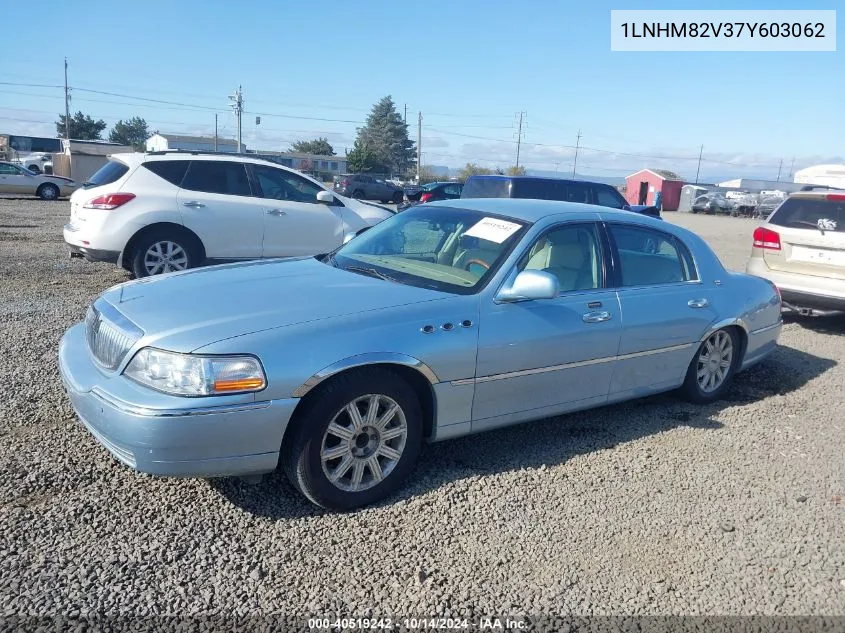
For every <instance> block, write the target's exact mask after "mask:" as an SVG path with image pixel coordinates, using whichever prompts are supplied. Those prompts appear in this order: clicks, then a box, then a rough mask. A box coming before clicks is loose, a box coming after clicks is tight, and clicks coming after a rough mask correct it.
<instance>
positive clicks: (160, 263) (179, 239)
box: [131, 231, 199, 279]
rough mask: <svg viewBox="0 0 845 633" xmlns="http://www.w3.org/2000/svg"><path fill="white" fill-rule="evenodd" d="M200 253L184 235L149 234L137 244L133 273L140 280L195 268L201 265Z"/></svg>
mask: <svg viewBox="0 0 845 633" xmlns="http://www.w3.org/2000/svg"><path fill="white" fill-rule="evenodd" d="M198 252H199V249H197V248H196V246H195V245H194V244H193V241H192V240H190V239H187V238H185V237H184V236H182V235H171V234H168V233H167V232H165V231H161V232H158V231H156V232H154V233H149V234H148V235H145V236H143V237H142V238H141V239H140V240H138V242H137V244H135V249H134V250H133V252H132V262H131V268H132V273H133V274H134V275H135V277H137V278H138V279H140V278H141V277H149V276H152V275H160V274H162V273H170V272H177V271H180V270H187V269H188V268H194V267H195V266H197V265H198V264H199V254H198Z"/></svg>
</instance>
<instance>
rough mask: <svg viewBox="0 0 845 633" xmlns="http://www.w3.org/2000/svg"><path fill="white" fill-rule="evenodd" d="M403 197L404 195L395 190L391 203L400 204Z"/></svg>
mask: <svg viewBox="0 0 845 633" xmlns="http://www.w3.org/2000/svg"><path fill="white" fill-rule="evenodd" d="M404 199H405V195H404V194H403V193H402V192H401V191H397V192H396V193H394V194H393V204H402V201H403V200H404Z"/></svg>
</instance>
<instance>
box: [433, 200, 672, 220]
mask: <svg viewBox="0 0 845 633" xmlns="http://www.w3.org/2000/svg"><path fill="white" fill-rule="evenodd" d="M428 205H434V206H439V207H451V208H453V209H468V210H470V211H480V212H481V213H490V214H495V215H505V216H508V217H511V218H514V219H516V220H522V221H523V222H538V221H540V220H542V219H543V218H546V217H548V216H551V215H560V214H561V213H584V212H589V213H600V214H601V215H602V216H603V217H607V218H608V219H611V218H623V219H626V220H630V219H632V218H636V219H641V218H646V219H650V220H653V218H647V217H646V216H643V215H640V214H637V213H632V212H631V211H623V210H620V209H611V208H610V207H601V206H598V205H594V204H583V203H580V202H564V201H561V200H536V199H533V198H459V199H457V200H442V201H438V202H429V203H427V206H428ZM654 222H659V223H660V225H662V224H663V223H662V222H661V221H660V220H654ZM655 226H658V225H657V224H655Z"/></svg>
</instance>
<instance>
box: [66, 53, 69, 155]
mask: <svg viewBox="0 0 845 633" xmlns="http://www.w3.org/2000/svg"><path fill="white" fill-rule="evenodd" d="M65 139H66V140H67V151H68V152H70V92H69V91H68V87H67V57H65Z"/></svg>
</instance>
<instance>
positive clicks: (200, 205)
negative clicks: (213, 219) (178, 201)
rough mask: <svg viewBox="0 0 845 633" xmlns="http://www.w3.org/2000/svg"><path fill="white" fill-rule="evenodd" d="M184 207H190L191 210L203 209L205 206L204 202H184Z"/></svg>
mask: <svg viewBox="0 0 845 633" xmlns="http://www.w3.org/2000/svg"><path fill="white" fill-rule="evenodd" d="M182 206H183V207H188V208H189V209H202V208H203V207H204V206H205V205H204V204H203V203H202V202H197V201H196V200H191V201H189V202H183V203H182Z"/></svg>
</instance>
